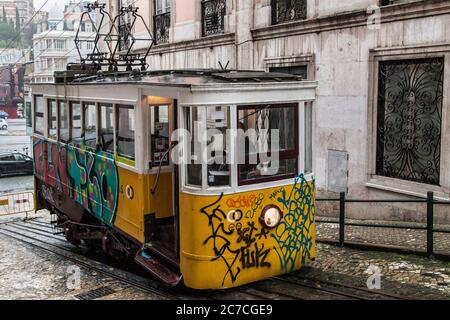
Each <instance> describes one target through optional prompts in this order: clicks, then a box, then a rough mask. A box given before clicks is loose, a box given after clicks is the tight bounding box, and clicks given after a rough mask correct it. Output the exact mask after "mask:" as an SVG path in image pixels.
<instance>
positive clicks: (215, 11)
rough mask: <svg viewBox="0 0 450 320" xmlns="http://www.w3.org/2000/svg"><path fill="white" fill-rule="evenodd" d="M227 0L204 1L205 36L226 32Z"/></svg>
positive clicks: (203, 31) (203, 22)
mask: <svg viewBox="0 0 450 320" xmlns="http://www.w3.org/2000/svg"><path fill="white" fill-rule="evenodd" d="M226 7H227V5H226V0H204V1H202V35H203V37H206V36H211V35H215V34H220V33H224V32H225V14H226Z"/></svg>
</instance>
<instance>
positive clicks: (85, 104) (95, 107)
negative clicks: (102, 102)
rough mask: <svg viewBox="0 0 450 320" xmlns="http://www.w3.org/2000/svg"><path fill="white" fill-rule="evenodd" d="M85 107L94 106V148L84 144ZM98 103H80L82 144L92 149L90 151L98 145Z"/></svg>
mask: <svg viewBox="0 0 450 320" xmlns="http://www.w3.org/2000/svg"><path fill="white" fill-rule="evenodd" d="M86 106H94V110H95V147H92V146H88V145H87V143H86V123H85V121H86V119H87V117H86ZM98 108H99V107H98V103H97V102H93V101H83V102H81V119H82V123H81V126H82V134H81V137H82V140H83V144H84V145H85V146H86V147H88V148H92V149H97V147H98V144H99V116H98V115H99V114H98V112H99V109H98Z"/></svg>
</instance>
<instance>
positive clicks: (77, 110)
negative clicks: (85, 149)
mask: <svg viewBox="0 0 450 320" xmlns="http://www.w3.org/2000/svg"><path fill="white" fill-rule="evenodd" d="M70 116H71V117H70V121H71V130H72V133H71V136H72V142H73V143H80V142H81V137H82V127H81V104H80V103H79V102H71V103H70Z"/></svg>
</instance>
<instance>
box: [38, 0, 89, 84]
mask: <svg viewBox="0 0 450 320" xmlns="http://www.w3.org/2000/svg"><path fill="white" fill-rule="evenodd" d="M77 3H78V2H77ZM84 5H85V3H84V2H83V3H81V4H78V5H77V6H75V3H70V4H69V5H67V6H65V7H64V8H65V9H64V10H62V9H61V6H59V5H58V4H55V5H54V7H53V8H52V9H51V10H50V12H49V15H48V24H49V27H48V30H46V31H44V32H41V33H39V34H35V35H34V37H33V48H34V74H33V80H34V82H52V81H53V80H54V77H53V74H54V72H55V71H63V70H66V66H67V64H68V63H76V62H80V55H79V52H78V50H77V47H76V46H75V38H76V35H77V30H78V26H79V25H80V18H81V14H82V12H83V8H84ZM92 19H93V21H95V17H92ZM78 37H79V40H80V43H79V50H80V54H81V57H83V58H85V57H86V55H87V54H89V53H92V50H93V48H94V39H95V33H94V32H93V26H92V23H91V22H90V20H89V19H88V18H86V19H85V21H83V22H82V27H81V30H80V33H79V34H78Z"/></svg>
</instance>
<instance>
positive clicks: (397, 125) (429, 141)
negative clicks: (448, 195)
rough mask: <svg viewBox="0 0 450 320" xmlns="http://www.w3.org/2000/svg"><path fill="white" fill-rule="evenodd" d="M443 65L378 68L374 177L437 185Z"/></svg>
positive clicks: (392, 63) (434, 62)
mask: <svg viewBox="0 0 450 320" xmlns="http://www.w3.org/2000/svg"><path fill="white" fill-rule="evenodd" d="M443 82H444V60H443V59H441V58H434V59H416V60H401V61H385V62H380V67H379V89H378V91H379V92H378V115H377V118H378V124H377V168H376V173H377V175H381V176H386V177H391V178H397V179H402V180H408V181H415V182H420V183H426V184H431V185H439V184H440V159H441V129H442V128H441V126H442V104H443Z"/></svg>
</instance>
